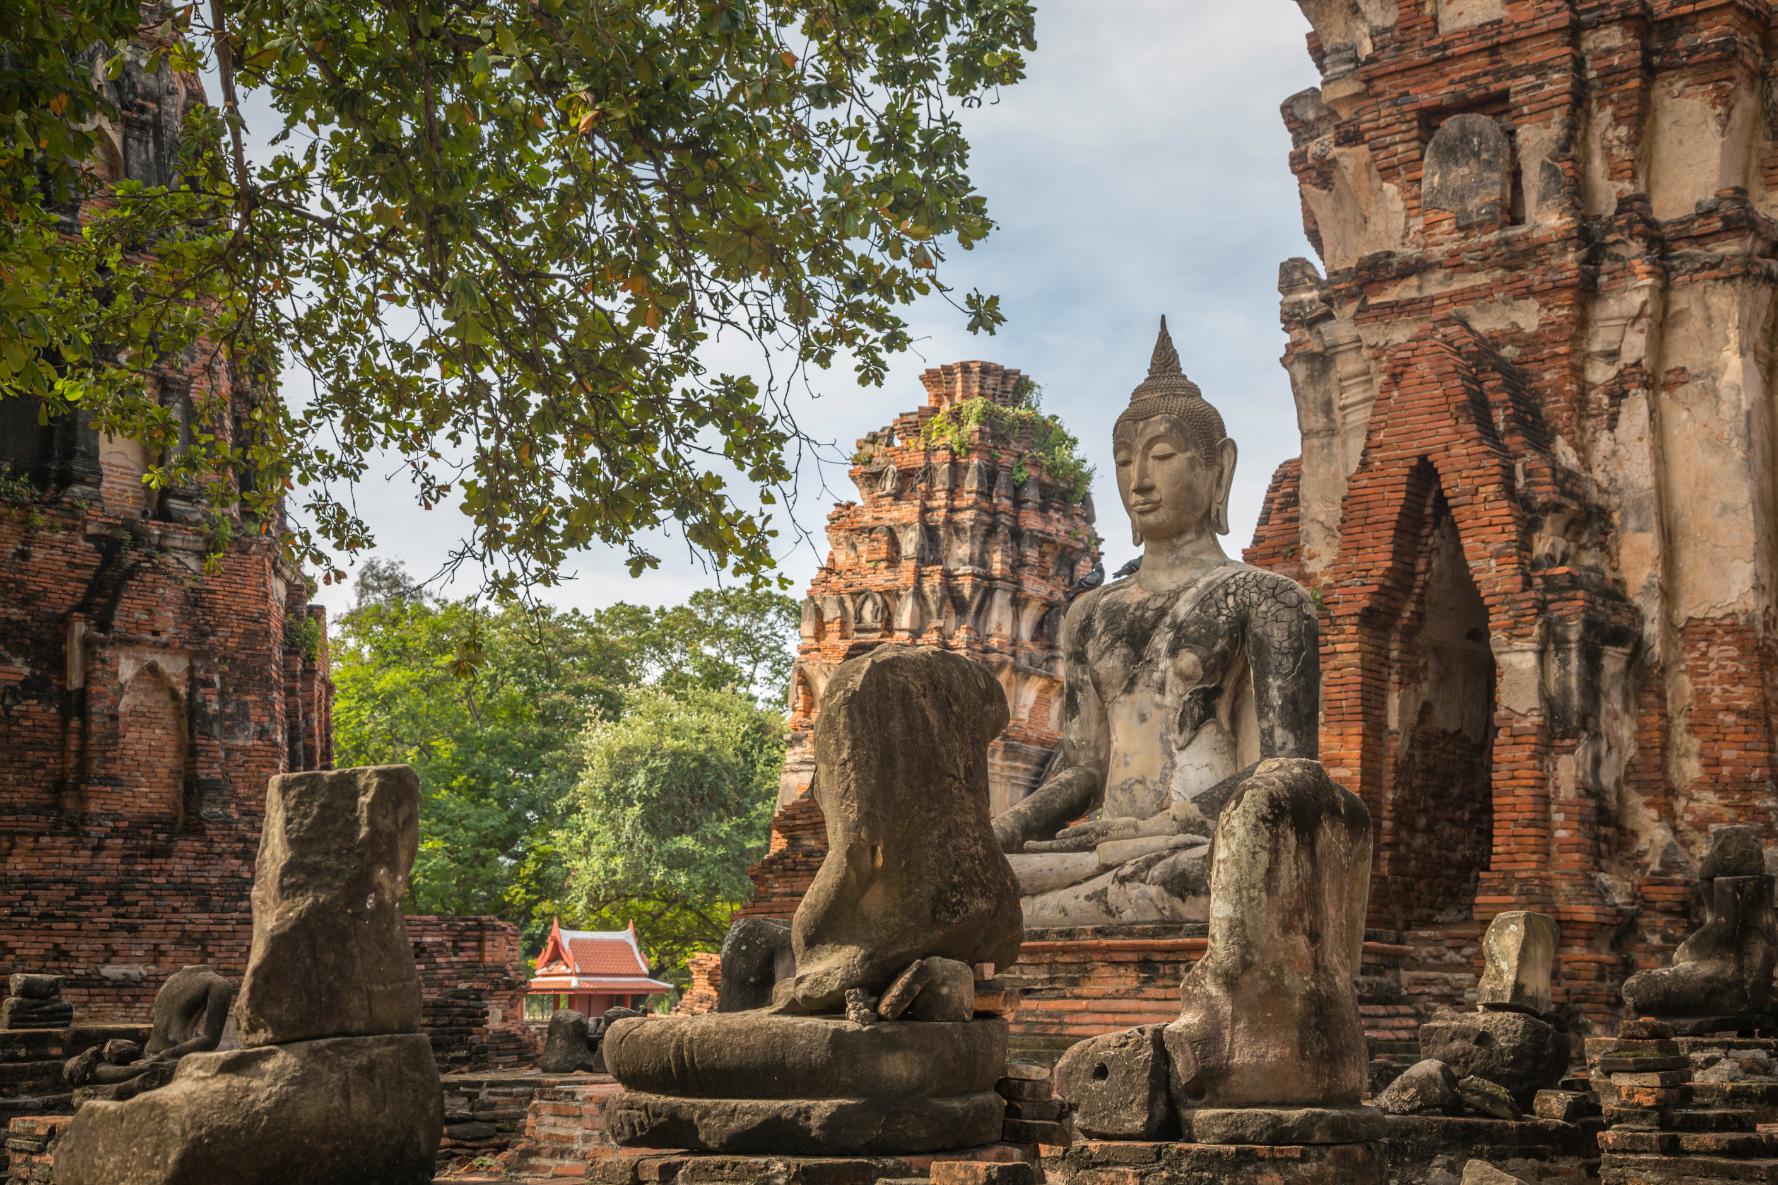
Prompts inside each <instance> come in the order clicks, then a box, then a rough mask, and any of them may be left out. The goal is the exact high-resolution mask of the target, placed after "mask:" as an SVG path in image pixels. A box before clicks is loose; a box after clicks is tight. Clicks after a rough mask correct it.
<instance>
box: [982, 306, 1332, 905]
mask: <svg viewBox="0 0 1778 1185" xmlns="http://www.w3.org/2000/svg"><path fill="white" fill-rule="evenodd" d="M1114 439H1115V442H1116V452H1117V467H1118V487H1119V492H1120V494H1121V495H1122V496H1123V501H1124V505H1125V508H1126V509H1127V510H1128V511H1129V513H1130V517H1131V523H1132V526H1133V528H1134V531H1135V536H1136V538H1137V540H1138V541H1139V542H1142V543H1143V544H1144V547H1145V551H1144V561H1143V564H1142V566H1141V569H1140V571H1138V572H1137V573H1136V575H1135V576H1133V577H1131V578H1129V579H1126V580H1119V581H1116V582H1114V583H1112V584H1110V585H1107V586H1106V587H1104V588H1102V589H1097V590H1094V591H1093V592H1090V593H1087V594H1086V595H1084V596H1082V597H1080V598H1079V599H1078V600H1076V601H1075V602H1074V604H1073V605H1071V606H1070V607H1069V610H1068V615H1067V618H1066V621H1065V623H1064V627H1063V637H1062V663H1063V684H1064V697H1063V737H1062V753H1061V755H1060V760H1059V761H1058V763H1057V766H1056V768H1055V770H1054V772H1053V773H1052V774H1051V775H1050V776H1049V777H1048V779H1046V781H1045V782H1044V784H1043V785H1042V786H1041V787H1039V788H1038V790H1037V791H1036V792H1035V793H1034V794H1033V795H1031V797H1029V798H1027V799H1026V800H1025V801H1024V802H1021V803H1019V804H1018V805H1017V806H1015V807H1014V808H1013V809H1012V810H1010V811H1008V812H1007V813H1006V814H1004V815H1002V816H1001V817H1000V818H999V819H997V820H996V821H995V831H996V834H997V835H998V837H999V839H1000V842H1001V846H1002V847H1003V848H1004V849H1005V850H1006V851H1007V852H1008V853H1009V854H1010V856H1011V860H1012V865H1013V869H1014V871H1015V873H1016V874H1017V875H1018V877H1019V884H1020V890H1021V893H1022V901H1021V904H1022V906H1023V909H1024V913H1025V924H1026V925H1027V926H1030V927H1068V926H1092V925H1106V924H1116V923H1147V922H1179V921H1198V920H1203V919H1204V918H1205V917H1206V916H1207V910H1208V887H1209V884H1208V877H1209V861H1208V857H1209V836H1210V834H1211V832H1212V831H1213V830H1214V828H1215V824H1216V819H1217V816H1218V814H1219V813H1220V812H1221V810H1222V807H1223V805H1224V804H1225V803H1227V802H1228V800H1229V798H1230V797H1231V796H1232V795H1233V794H1234V792H1235V789H1236V787H1237V786H1238V785H1239V783H1240V780H1241V777H1242V776H1243V775H1244V774H1245V773H1248V772H1250V771H1251V770H1252V769H1253V768H1254V766H1255V765H1257V764H1258V763H1259V762H1260V761H1262V760H1266V759H1269V758H1279V757H1285V758H1313V757H1314V756H1315V755H1316V752H1317V740H1316V734H1317V729H1318V727H1319V722H1318V716H1319V706H1320V705H1319V694H1320V666H1319V658H1318V651H1317V637H1316V634H1317V628H1316V621H1315V613H1314V609H1313V607H1312V605H1311V604H1310V601H1309V597H1308V594H1307V593H1305V592H1304V591H1303V589H1302V588H1301V587H1300V586H1298V585H1297V584H1296V583H1295V582H1294V581H1292V580H1290V579H1289V578H1287V577H1285V576H1281V575H1278V574H1277V573H1273V572H1267V571H1264V570H1262V569H1259V568H1253V567H1250V566H1248V565H1246V564H1242V563H1238V562H1236V561H1234V560H1231V559H1229V558H1228V557H1227V556H1226V555H1225V554H1224V553H1223V552H1222V549H1221V547H1220V545H1219V544H1218V543H1217V542H1216V539H1215V536H1216V535H1217V534H1218V533H1223V532H1226V531H1227V521H1226V506H1227V498H1228V489H1229V485H1230V483H1231V481H1232V480H1233V476H1234V463H1235V449H1234V443H1233V442H1232V441H1230V440H1228V439H1227V437H1226V435H1225V434H1224V433H1223V430H1222V422H1221V418H1220V417H1219V416H1217V415H1216V413H1215V412H1214V410H1213V409H1211V408H1210V407H1209V406H1208V404H1206V403H1205V402H1204V400H1203V398H1202V396H1201V395H1200V394H1198V392H1197V388H1196V386H1195V385H1194V384H1191V383H1190V381H1189V380H1187V379H1185V378H1184V376H1183V375H1182V374H1180V373H1179V371H1178V357H1177V354H1176V353H1174V352H1173V349H1172V343H1171V341H1170V340H1169V339H1168V338H1167V337H1166V335H1165V331H1164V328H1163V334H1162V339H1161V342H1160V343H1159V344H1158V345H1157V348H1156V356H1155V363H1154V365H1153V367H1152V368H1151V371H1150V377H1149V380H1148V381H1147V382H1146V383H1144V384H1143V386H1142V387H1141V388H1138V390H1137V394H1136V396H1134V397H1133V399H1132V403H1131V410H1130V411H1128V412H1126V413H1125V414H1124V416H1123V417H1121V418H1120V420H1119V423H1118V427H1117V430H1116V433H1115V434H1114ZM1089 814H1090V815H1091V816H1092V817H1091V818H1089V819H1087V820H1086V821H1084V822H1077V820H1081V819H1082V817H1083V816H1087V815H1089Z"/></svg>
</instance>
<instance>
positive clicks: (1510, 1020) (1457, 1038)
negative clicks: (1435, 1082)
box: [1420, 1012, 1569, 1107]
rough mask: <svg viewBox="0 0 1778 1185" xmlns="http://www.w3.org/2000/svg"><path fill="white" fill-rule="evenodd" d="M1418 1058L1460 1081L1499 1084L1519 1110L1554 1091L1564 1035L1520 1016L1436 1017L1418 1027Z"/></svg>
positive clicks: (1565, 1051)
mask: <svg viewBox="0 0 1778 1185" xmlns="http://www.w3.org/2000/svg"><path fill="white" fill-rule="evenodd" d="M1420 1056H1421V1057H1423V1058H1435V1059H1437V1060H1438V1061H1441V1062H1444V1063H1445V1064H1446V1065H1447V1066H1450V1067H1451V1071H1452V1073H1454V1074H1456V1075H1457V1077H1459V1078H1467V1077H1469V1076H1470V1075H1475V1076H1476V1077H1479V1078H1486V1079H1488V1080H1489V1081H1490V1082H1498V1083H1499V1084H1500V1085H1501V1086H1504V1087H1505V1088H1506V1089H1507V1090H1508V1091H1509V1092H1510V1093H1511V1094H1512V1096H1513V1099H1514V1101H1515V1102H1517V1103H1518V1105H1519V1106H1520V1107H1529V1106H1530V1105H1531V1100H1532V1099H1534V1098H1535V1097H1536V1096H1537V1092H1538V1091H1539V1090H1542V1089H1544V1088H1545V1087H1552V1086H1555V1085H1556V1084H1557V1083H1559V1082H1561V1081H1562V1075H1563V1074H1565V1073H1566V1072H1567V1070H1568V1061H1569V1039H1568V1034H1567V1032H1566V1031H1564V1030H1562V1029H1558V1028H1557V1027H1556V1026H1555V1025H1552V1024H1550V1023H1549V1022H1548V1021H1545V1020H1540V1019H1539V1018H1537V1017H1535V1016H1529V1015H1526V1014H1524V1013H1519V1012H1441V1013H1439V1014H1438V1015H1437V1016H1436V1017H1434V1018H1433V1019H1432V1020H1430V1021H1428V1022H1427V1023H1426V1024H1423V1025H1421V1026H1420Z"/></svg>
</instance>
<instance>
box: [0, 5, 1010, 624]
mask: <svg viewBox="0 0 1778 1185" xmlns="http://www.w3.org/2000/svg"><path fill="white" fill-rule="evenodd" d="M145 7H146V10H147V16H146V18H144V17H143V15H142V13H143V9H142V8H139V7H138V5H137V3H136V2H135V0H121V2H120V0H74V2H72V3H68V4H37V3H25V4H22V5H20V4H5V5H0V13H4V15H5V18H6V21H7V41H6V42H5V43H4V46H3V47H0V397H13V398H19V397H23V398H31V399H34V400H36V401H37V402H38V404H39V409H40V413H41V414H42V415H43V416H46V417H47V416H54V415H60V414H65V413H67V412H69V411H71V410H73V409H76V408H80V409H84V410H85V411H86V412H87V413H89V414H90V415H91V416H93V418H94V419H95V420H96V421H97V422H98V423H100V425H101V426H103V427H105V428H106V429H107V430H109V431H114V432H122V433H126V434H129V435H134V436H137V437H139V438H143V439H145V440H146V441H147V442H148V443H149V445H150V451H151V455H156V456H163V457H164V461H163V463H161V464H159V465H157V466H156V467H155V469H154V470H153V471H152V472H151V474H150V480H151V481H152V482H154V483H160V484H168V483H173V484H182V485H199V484H204V483H206V482H219V483H224V484H226V485H228V486H230V487H232V488H235V489H238V490H239V491H240V492H241V496H242V499H243V503H244V507H245V509H246V510H247V511H249V512H250V513H252V514H255V515H257V516H258V517H259V519H260V521H261V522H265V523H270V522H272V521H274V519H275V515H276V506H277V502H278V500H279V499H280V498H282V497H283V496H285V495H286V493H287V492H289V493H292V494H293V495H294V497H295V499H296V501H297V502H298V503H299V504H300V506H301V508H302V510H303V511H304V512H305V513H304V515H303V521H304V523H305V524H306V525H305V526H303V527H302V528H301V529H300V530H299V532H298V534H297V536H296V539H295V542H296V544H297V546H298V547H299V549H300V550H301V551H302V552H303V553H304V558H305V559H307V560H309V561H310V562H312V563H317V564H324V563H326V562H327V560H326V554H327V553H326V551H325V548H333V549H337V550H340V551H344V552H348V553H351V552H358V551H361V550H363V549H364V548H366V547H367V546H368V545H369V543H370V534H369V531H368V529H367V527H366V525H365V523H364V522H363V521H362V520H361V519H360V517H359V516H358V514H357V513H356V511H355V510H354V509H353V506H352V502H351V499H350V497H349V494H350V488H351V486H352V485H353V484H354V483H355V482H357V481H358V480H360V479H361V478H362V477H363V476H364V474H365V472H366V469H367V466H368V465H369V464H370V462H371V460H372V459H373V458H377V457H385V456H387V457H393V458H395V459H396V460H397V461H398V462H399V463H400V464H401V465H403V466H404V467H405V468H406V469H407V470H408V472H409V476H410V477H411V479H412V481H413V483H414V485H415V488H416V490H417V494H418V497H419V499H420V501H421V503H422V504H424V505H427V506H432V505H437V504H441V503H447V502H451V501H453V500H455V501H459V502H460V504H461V507H462V509H463V512H464V513H465V514H466V515H467V516H468V519H469V522H468V524H467V526H466V528H465V534H464V538H463V541H462V545H461V550H460V552H459V553H458V555H459V558H460V559H464V560H470V561H479V562H482V563H483V564H485V565H488V566H489V572H490V579H491V580H492V583H493V587H494V590H495V591H502V592H503V591H509V590H510V589H512V588H514V587H517V586H520V585H530V584H544V585H547V584H551V583H554V582H555V580H556V578H557V573H558V570H559V567H560V565H561V564H562V562H563V560H564V558H565V557H566V556H567V555H568V554H569V553H570V552H571V551H573V550H575V549H578V548H582V547H585V546H588V545H590V544H594V543H607V544H616V545H623V546H626V547H628V548H629V550H630V555H631V560H630V562H631V565H632V567H633V568H635V569H637V570H640V569H642V568H646V567H648V566H651V565H653V564H654V563H655V562H656V561H655V557H653V556H652V555H650V554H648V553H647V552H646V551H645V550H644V549H643V548H642V547H641V545H640V544H639V543H638V542H637V541H636V538H637V535H638V534H639V533H640V532H644V531H647V530H650V529H654V528H657V527H662V526H666V525H671V524H673V523H677V525H678V530H680V531H681V532H683V534H684V536H685V538H686V540H687V541H688V542H689V543H690V544H691V545H692V546H694V547H695V548H698V549H699V550H701V551H702V552H703V553H704V554H706V555H708V556H710V557H711V558H712V559H713V560H714V562H715V563H716V564H717V565H718V566H719V567H721V568H725V569H727V570H729V571H733V572H736V573H742V574H753V575H757V574H760V573H763V572H767V571H769V570H770V568H771V564H772V559H771V551H770V549H771V541H772V537H773V535H774V534H775V532H774V530H773V529H772V527H771V526H770V525H769V524H770V520H769V513H770V511H769V507H770V506H771V505H772V504H773V503H774V501H775V497H774V491H777V490H779V489H780V487H781V486H782V485H783V484H784V483H785V482H786V481H788V479H789V477H790V473H789V472H788V469H787V463H786V460H785V456H786V449H785V445H786V443H787V441H789V440H790V439H791V438H792V437H793V436H795V435H796V428H795V424H794V422H793V420H792V419H791V418H790V416H789V415H788V413H787V411H786V408H785V405H784V403H783V401H782V395H783V388H782V386H781V385H778V384H775V383H772V382H767V383H763V384H762V383H760V382H759V381H757V380H756V379H755V378H753V377H751V376H749V375H747V374H743V373H727V372H722V373H717V372H713V371H712V370H711V369H710V368H709V367H708V365H707V363H706V361H705V356H706V355H705V353H704V352H703V351H704V347H705V346H706V345H707V344H709V343H711V342H712V341H714V340H715V339H716V338H717V337H718V336H719V335H723V336H725V337H726V338H727V339H728V340H739V341H743V342H752V343H755V344H757V345H758V346H759V347H760V348H761V350H762V351H763V352H764V355H765V358H766V359H771V358H776V359H778V360H780V361H781V362H782V361H788V362H789V363H790V366H791V369H792V370H800V369H801V368H802V367H804V366H807V365H815V366H826V365H829V364H831V363H834V362H836V361H839V360H841V359H847V360H850V361H851V362H852V363H853V364H854V365H855V367H856V369H857V372H858V374H859V376H860V377H861V378H862V379H863V380H864V381H866V382H870V383H879V382H881V381H882V379H883V377H884V374H885V370H886V367H887V363H888V359H889V357H890V356H891V355H892V354H894V353H895V352H897V351H900V350H902V349H905V348H906V347H907V346H908V344H909V340H910V339H909V333H908V330H907V327H906V325H905V323H904V322H903V320H902V318H901V316H900V312H899V310H900V309H902V308H903V307H904V306H905V305H906V304H907V303H908V302H909V301H911V300H913V299H915V298H916V297H919V296H921V295H922V294H926V293H931V292H935V291H937V292H946V293H947V294H948V293H949V289H947V288H946V287H945V285H944V283H943V282H942V280H941V279H940V278H939V277H940V272H939V268H940V265H941V263H942V262H943V259H944V256H945V253H946V251H947V250H948V249H949V247H950V246H952V245H955V246H960V247H963V248H968V247H970V246H972V245H973V244H974V243H975V242H976V241H977V240H979V239H981V238H982V237H983V236H984V235H986V234H987V233H988V232H989V230H990V229H991V226H992V223H991V221H990V219H989V217H988V213H987V208H986V203H985V201H984V199H983V198H982V196H981V195H980V194H979V193H978V192H977V191H976V189H975V186H974V183H973V182H972V181H971V179H970V177H969V175H968V172H967V167H968V161H969V148H968V144H967V142H966V141H965V139H964V137H963V135H962V132H961V129H960V126H959V124H958V123H957V120H956V116H955V113H956V109H957V108H958V107H959V106H961V105H967V104H973V103H978V102H980V101H982V99H983V98H984V97H986V96H989V95H992V94H993V93H994V92H995V90H996V89H997V88H999V87H1001V86H1004V85H1008V84H1011V83H1014V82H1016V81H1018V80H1019V79H1020V78H1021V77H1022V76H1023V73H1024V67H1025V58H1024V53H1025V51H1026V50H1028V49H1030V48H1031V47H1032V46H1033V45H1034V41H1033V21H1034V13H1033V6H1032V5H1031V4H1030V3H1028V2H1025V0H820V2H815V0H528V2H527V3H523V4H518V3H512V2H511V0H450V2H448V3H447V2H444V0H391V2H390V3H384V4H363V3H352V2H348V0H304V2H302V3H293V2H292V0H208V2H207V3H204V4H199V3H197V2H196V0H162V2H161V3H158V4H150V5H147V6H145ZM144 19H146V21H147V23H146V25H143V24H142V21H143V20H144ZM133 39H134V40H135V41H136V42H137V43H138V44H139V45H142V46H146V47H147V48H146V49H145V50H142V51H137V50H129V51H119V52H117V53H111V52H110V51H106V50H100V51H98V52H97V57H96V60H97V63H98V65H99V66H100V67H101V68H100V69H98V70H94V69H93V68H92V66H93V63H94V57H93V54H92V52H90V51H89V47H91V46H95V45H98V46H104V45H110V46H120V45H127V44H130V43H131V42H132V40H133ZM131 54H134V57H135V59H139V62H138V64H139V65H140V66H141V67H142V68H143V69H146V70H148V71H150V72H153V71H157V70H161V69H177V70H196V69H200V68H206V67H209V66H214V67H215V70H216V73H217V76H218V78H219V79H220V84H221V85H220V94H219V95H218V96H217V98H218V100H219V104H220V106H219V109H217V110H202V111H199V112H196V113H195V114H194V115H193V116H192V119H191V122H190V125H189V126H188V127H187V129H186V135H185V137H184V149H183V155H182V157H181V160H180V166H179V171H178V176H177V178H176V179H175V180H174V182H173V183H172V184H171V185H170V186H158V185H145V184H143V183H142V182H140V181H129V182H126V183H124V184H122V185H120V186H119V187H118V188H117V191H116V194H115V197H116V201H115V204H114V205H112V206H110V207H109V208H106V209H98V210H94V211H89V213H90V214H91V217H90V218H89V219H88V220H87V221H85V222H84V223H83V224H81V225H79V226H78V227H76V226H75V225H74V223H72V222H71V221H69V220H67V219H66V218H65V215H66V213H67V212H68V210H69V209H70V208H71V203H73V202H75V201H76V200H78V199H79V198H80V197H81V196H82V195H83V194H84V193H85V192H86V191H87V189H88V187H89V186H90V184H91V176H90V174H89V173H88V172H87V171H86V170H84V169H83V168H81V167H80V162H82V161H84V160H88V159H91V158H92V156H93V154H94V152H95V149H96V142H97V141H96V137H97V135H98V133H97V131H96V130H95V129H96V127H97V126H98V125H97V123H96V122H95V121H96V120H98V119H101V118H103V119H110V120H113V121H115V120H116V119H117V113H116V112H115V111H114V110H112V109H111V104H110V100H109V99H108V97H107V92H106V90H105V86H104V81H105V78H106V76H107V75H110V76H113V77H115V76H117V75H118V74H120V73H122V72H123V71H124V69H125V65H126V59H127V58H128V57H129V55H131ZM267 108H269V109H270V110H271V111H272V112H273V113H274V115H273V116H272V118H271V119H270V120H269V121H267V122H268V124H269V125H271V126H260V127H254V128H251V129H249V128H248V127H247V126H246V124H245V122H244V118H243V115H242V112H243V111H245V110H255V111H258V110H264V109H267ZM249 145H252V146H253V147H255V148H256V149H257V148H258V147H259V146H261V145H269V147H268V148H267V150H266V151H265V152H255V153H253V154H250V153H249V152H248V147H249ZM150 248H152V250H150ZM957 303H958V304H959V306H960V308H962V309H963V310H964V311H965V312H966V313H967V315H968V318H969V321H970V324H971V327H972V328H974V329H978V330H989V331H991V330H992V329H993V328H994V327H995V326H996V325H997V324H998V323H999V322H1000V321H1001V319H1002V318H1001V314H1000V311H999V306H998V302H997V300H996V299H995V298H993V297H990V296H984V295H982V294H980V293H970V294H968V295H967V296H964V297H963V298H961V300H958V301H957ZM200 309H201V313H200ZM212 348H214V349H218V350H223V351H226V352H227V354H228V356H229V358H230V359H232V361H233V364H234V368H235V373H236V375H237V376H238V377H240V378H242V379H244V380H245V381H247V382H248V383H250V384H253V385H255V386H256V387H258V388H259V389H260V390H262V391H266V390H269V388H270V387H271V386H272V385H273V381H274V380H273V376H275V375H278V374H279V373H282V372H285V371H287V370H288V369H289V368H290V367H291V365H292V364H294V365H295V366H296V367H299V368H300V370H301V371H302V372H306V373H303V374H302V375H301V376H300V378H301V381H300V382H296V383H293V384H292V385H291V389H290V390H289V391H288V392H287V393H286V394H287V398H285V399H280V398H276V397H262V398H261V399H260V400H259V402H258V403H257V405H256V406H255V407H254V409H253V411H252V414H251V415H250V416H248V417H247V418H246V420H245V421H244V422H242V423H240V424H238V425H236V426H235V427H234V429H233V431H232V432H231V433H224V432H222V431H221V426H222V424H223V423H224V422H225V419H226V417H227V415H228V409H227V408H226V407H224V406H222V405H221V404H220V403H219V402H218V401H215V400H207V401H201V403H200V406H199V407H198V409H197V413H198V423H197V425H196V431H195V433H194V438H193V439H192V441H191V442H190V445H189V447H184V448H171V447H170V445H171V444H172V442H173V440H174V433H175V432H176V431H177V426H176V425H175V424H174V423H173V421H172V420H171V417H170V415H169V413H168V411H167V409H165V408H163V407H161V406H160V404H159V402H158V397H157V393H156V391H155V385H154V383H153V382H152V379H151V373H152V369H153V367H154V366H155V364H156V363H157V362H159V361H160V360H162V359H165V358H168V357H173V356H178V355H180V354H182V353H184V352H187V351H191V350H198V351H199V352H202V351H203V350H208V349H212ZM761 369H762V370H766V371H767V372H768V373H769V372H770V369H771V368H770V366H769V365H762V367H761ZM779 378H780V380H782V378H783V373H782V370H780V372H779ZM225 436H230V437H232V439H230V440H228V441H227V442H225V439H224V437H225ZM163 449H165V450H166V451H165V452H163V451H162V450H163ZM737 481H738V482H739V483H741V484H743V485H744V486H745V487H747V488H749V489H751V490H752V491H753V492H754V493H755V494H756V495H757V496H758V497H759V499H760V500H761V501H762V503H763V504H764V506H765V509H762V510H760V511H757V512H756V511H752V510H749V509H746V508H744V507H743V506H741V505H740V504H739V503H737V501H736V500H735V499H734V498H733V497H732V496H731V493H730V483H731V482H737ZM341 575H343V573H340V572H338V571H337V570H335V569H332V568H331V567H330V568H328V570H327V572H326V576H327V577H328V578H335V577H338V576H341Z"/></svg>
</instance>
